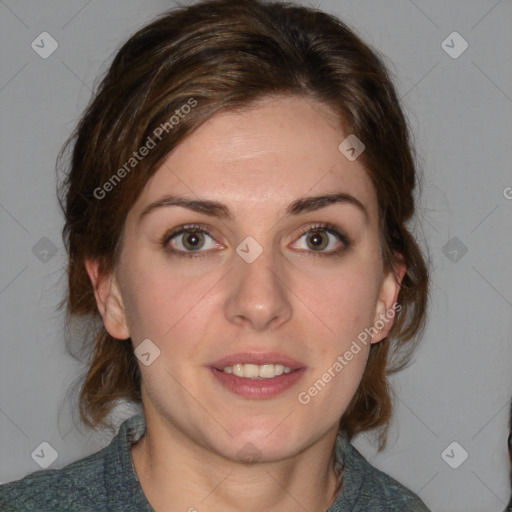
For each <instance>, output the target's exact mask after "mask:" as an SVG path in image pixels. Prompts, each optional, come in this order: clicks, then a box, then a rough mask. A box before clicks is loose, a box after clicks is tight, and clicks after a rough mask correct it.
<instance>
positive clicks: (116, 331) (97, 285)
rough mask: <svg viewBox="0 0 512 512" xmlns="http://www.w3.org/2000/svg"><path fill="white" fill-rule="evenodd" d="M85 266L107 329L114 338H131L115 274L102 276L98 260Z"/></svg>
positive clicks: (86, 261) (87, 262)
mask: <svg viewBox="0 0 512 512" xmlns="http://www.w3.org/2000/svg"><path fill="white" fill-rule="evenodd" d="M84 265H85V269H86V271H87V274H88V275H89V279H90V280H91V283H92V287H93V289H94V296H95V298H96V304H97V305H98V310H99V312H100V315H101V318H102V319H103V325H104V326H105V329H106V330H107V331H108V333H109V334H110V335H111V336H112V337H113V338H117V339H119V340H124V339H127V338H129V337H130V332H129V330H128V326H127V323H126V316H125V309H124V305H123V299H122V297H121V292H120V289H119V283H118V280H117V276H116V275H115V272H114V273H112V274H110V275H108V276H105V275H100V272H99V261H98V260H85V262H84Z"/></svg>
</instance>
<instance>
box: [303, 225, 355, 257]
mask: <svg viewBox="0 0 512 512" xmlns="http://www.w3.org/2000/svg"><path fill="white" fill-rule="evenodd" d="M301 240H303V244H302V247H298V249H300V250H301V251H302V250H305V251H310V252H313V253H319V255H321V256H329V255H332V254H339V253H340V252H342V251H343V250H344V249H346V248H347V247H348V246H349V245H350V243H349V240H348V238H347V237H346V236H345V235H344V234H343V233H341V232H340V231H339V230H338V229H337V228H336V227H335V226H329V225H318V226H313V227H309V228H308V229H307V231H306V232H304V233H303V234H302V235H301V236H300V237H299V239H298V241H299V242H300V241H301Z"/></svg>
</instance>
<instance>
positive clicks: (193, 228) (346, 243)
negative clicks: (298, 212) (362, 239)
mask: <svg viewBox="0 0 512 512" xmlns="http://www.w3.org/2000/svg"><path fill="white" fill-rule="evenodd" d="M197 231H199V232H201V233H205V234H207V235H208V236H210V237H211V238H213V236H212V234H211V232H210V230H209V229H208V227H207V226H205V225H203V224H186V225H183V226H178V227H177V228H175V229H173V230H171V231H170V232H167V233H165V235H164V236H163V237H162V239H161V241H160V244H161V245H162V247H163V248H164V250H165V251H167V252H169V253H171V255H173V256H178V257H179V258H198V257H199V258H200V257H204V255H205V253H207V252H209V251H182V250H178V249H173V248H171V247H170V246H169V242H170V241H171V240H172V239H173V238H175V237H177V236H179V235H182V234H185V233H190V232H193V233H194V232H197ZM314 231H325V232H327V233H329V234H331V235H333V236H334V237H335V238H336V239H337V240H338V241H339V242H341V243H342V244H343V245H342V246H341V247H339V248H338V249H335V250H331V251H329V252H323V251H306V250H304V249H301V250H300V252H309V253H310V254H311V255H312V256H315V257H316V256H320V257H329V256H339V255H341V253H343V252H345V251H346V250H347V249H348V248H349V247H350V245H351V243H352V242H351V241H350V240H349V238H348V237H347V235H345V233H343V232H342V231H340V230H339V228H337V227H336V226H334V225H333V224H329V223H317V224H313V225H310V226H306V227H305V228H304V229H303V230H301V232H300V233H299V236H298V238H297V240H299V239H300V238H302V236H304V235H305V234H306V233H309V232H314Z"/></svg>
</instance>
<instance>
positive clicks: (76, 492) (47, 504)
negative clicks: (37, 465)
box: [0, 448, 106, 512]
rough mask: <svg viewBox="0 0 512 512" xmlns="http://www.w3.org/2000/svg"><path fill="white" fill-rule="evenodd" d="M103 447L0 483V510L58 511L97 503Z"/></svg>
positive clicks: (101, 494)
mask: <svg viewBox="0 0 512 512" xmlns="http://www.w3.org/2000/svg"><path fill="white" fill-rule="evenodd" d="M105 450H106V448H104V449H103V450H100V451H99V452H97V453H94V454H92V455H89V456H88V457H85V458H83V459H80V460H78V461H76V462H73V463H72V464H69V465H67V466H65V467H64V468H61V469H46V470H43V471H36V472H34V473H31V474H29V475H27V476H25V477H24V478H22V479H20V480H16V481H14V482H9V483H7V484H3V485H1V486H0V510H2V511H5V512H14V511H23V512H31V511H38V512H46V511H48V512H49V511H52V512H60V511H64V510H66V511H75V510H76V511H78V510H84V509H86V508H87V507H96V506H98V505H99V504H101V502H102V499H104V478H103V459H104V457H103V455H104V452H105ZM91 510H93V508H91Z"/></svg>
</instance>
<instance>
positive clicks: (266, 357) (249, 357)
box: [210, 352, 304, 370]
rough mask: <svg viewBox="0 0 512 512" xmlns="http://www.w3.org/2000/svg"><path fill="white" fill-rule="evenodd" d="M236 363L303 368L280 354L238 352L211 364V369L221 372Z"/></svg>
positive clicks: (290, 358) (294, 368)
mask: <svg viewBox="0 0 512 512" xmlns="http://www.w3.org/2000/svg"><path fill="white" fill-rule="evenodd" d="M237 363H249V364H257V365H262V364H282V365H283V366H287V367H288V368H290V369H291V370H298V369H300V368H304V365H303V364H302V363H301V362H299V361H297V360H296V359H293V358H292V357H289V356H286V355H284V354H280V353H279V352H238V353H237V354H231V355H229V356H226V357H223V358H222V359H219V360H217V361H215V362H214V363H212V364H211V365H210V366H211V367H212V368H217V370H223V369H224V368H225V367H226V366H233V365H234V364H237Z"/></svg>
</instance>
